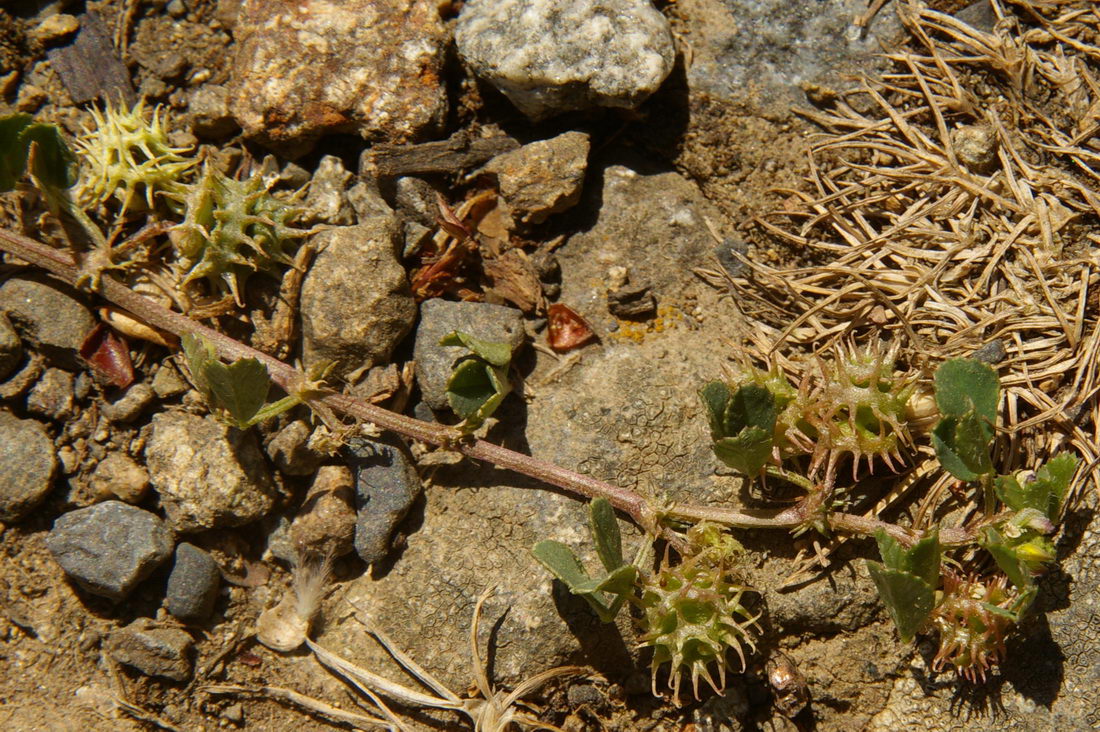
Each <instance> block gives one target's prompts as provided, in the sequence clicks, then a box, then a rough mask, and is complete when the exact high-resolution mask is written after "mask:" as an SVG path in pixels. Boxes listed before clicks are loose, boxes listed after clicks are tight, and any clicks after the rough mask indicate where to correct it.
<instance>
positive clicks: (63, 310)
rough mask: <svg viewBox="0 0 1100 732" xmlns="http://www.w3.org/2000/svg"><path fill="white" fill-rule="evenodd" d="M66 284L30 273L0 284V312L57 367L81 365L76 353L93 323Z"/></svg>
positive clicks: (76, 296) (72, 368)
mask: <svg viewBox="0 0 1100 732" xmlns="http://www.w3.org/2000/svg"><path fill="white" fill-rule="evenodd" d="M77 298H78V295H77V293H76V291H75V290H73V289H72V288H71V287H68V286H66V285H62V284H60V283H57V282H54V281H52V280H48V279H46V278H45V277H44V276H39V275H30V276H25V277H23V276H20V277H12V278H11V279H9V280H7V281H6V282H4V284H2V285H0V311H7V315H8V317H9V318H11V320H12V323H13V324H14V325H15V326H16V329H17V330H19V331H20V332H21V333H22V335H23V337H24V338H25V339H26V340H29V341H30V342H31V343H32V344H33V345H34V346H35V347H37V349H38V350H39V352H41V353H43V354H44V355H45V356H46V357H47V358H49V359H50V360H51V361H53V362H54V363H56V364H57V365H58V366H61V367H63V368H67V369H69V370H71V371H76V370H78V369H80V368H82V365H81V363H80V360H79V359H78V358H77V354H78V353H79V352H80V344H81V343H83V342H84V337H85V336H86V335H87V334H88V331H90V330H91V329H92V326H94V325H95V320H94V319H93V318H92V314H91V312H89V310H88V308H86V307H85V306H84V304H83V303H81V302H80V301H79V300H78V299H77Z"/></svg>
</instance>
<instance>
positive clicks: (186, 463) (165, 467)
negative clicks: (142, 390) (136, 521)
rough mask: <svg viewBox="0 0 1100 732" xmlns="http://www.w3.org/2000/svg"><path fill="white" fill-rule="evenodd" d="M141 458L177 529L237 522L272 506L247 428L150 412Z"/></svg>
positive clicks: (251, 518)
mask: <svg viewBox="0 0 1100 732" xmlns="http://www.w3.org/2000/svg"><path fill="white" fill-rule="evenodd" d="M145 458H146V463H147V464H148V466H149V477H150V481H151V482H152V484H153V487H154V488H155V489H156V491H157V493H158V494H159V495H160V502H161V506H162V507H163V509H164V512H165V514H167V516H168V521H169V523H171V525H172V526H173V528H175V529H176V530H177V531H180V532H189V531H202V530H204V529H213V528H219V527H226V526H240V525H242V524H247V523H249V522H251V521H255V520H256V519H258V518H261V517H262V516H264V515H265V514H266V513H267V512H268V511H269V510H270V509H271V505H272V502H273V498H272V487H271V476H270V474H269V473H268V469H267V466H266V464H265V463H264V459H263V455H261V453H260V448H259V447H258V446H257V444H256V440H255V436H254V435H253V434H252V433H251V432H248V431H245V432H242V431H240V430H237V429H234V428H232V427H229V426H228V425H225V424H223V423H221V422H219V421H217V420H215V419H213V418H212V417H207V418H203V417H199V416H197V415H194V414H186V413H183V412H164V413H162V414H158V415H156V416H154V417H153V434H152V436H151V437H150V438H149V443H148V445H147V446H146V448H145Z"/></svg>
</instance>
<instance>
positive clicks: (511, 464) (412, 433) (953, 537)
mask: <svg viewBox="0 0 1100 732" xmlns="http://www.w3.org/2000/svg"><path fill="white" fill-rule="evenodd" d="M0 249H2V250H4V251H7V252H9V253H10V254H13V255H15V256H16V257H19V258H20V259H22V260H24V261H26V262H29V263H30V264H33V265H34V266H36V267H40V268H42V269H44V270H46V271H48V272H50V273H52V274H53V275H54V276H56V277H58V278H60V279H61V280H64V281H65V282H67V283H69V284H71V285H75V284H76V282H77V280H78V277H79V274H80V272H79V270H78V267H77V265H76V263H75V262H74V261H73V259H72V258H71V257H69V256H68V255H67V254H65V253H64V252H60V251H58V250H56V249H54V248H52V247H49V246H46V245H45V244H42V243H41V242H37V241H35V240H33V239H29V238H27V237H25V236H21V235H19V234H16V233H14V232H11V231H7V230H5V229H2V228H0ZM98 292H99V294H100V295H101V296H102V297H104V298H106V299H107V300H109V301H110V302H111V303H112V304H114V305H116V306H117V307H120V308H122V309H124V310H127V311H129V312H130V313H131V314H132V315H134V316H135V317H136V318H138V319H139V320H143V321H145V322H146V323H148V324H149V325H152V326H154V327H156V328H160V329H161V330H165V331H168V332H169V333H173V334H175V335H176V336H179V337H181V338H182V337H183V336H184V335H186V334H191V335H196V336H201V337H203V338H205V339H206V340H207V341H208V342H209V343H211V344H212V345H213V346H214V348H215V349H216V350H217V352H218V355H219V356H220V357H221V358H223V359H225V360H226V361H236V360H237V359H241V358H254V359H256V360H258V361H259V362H260V363H262V364H263V365H264V366H265V367H266V368H267V371H268V374H269V375H270V376H271V380H272V381H274V382H275V383H276V384H278V385H279V386H280V387H281V388H282V389H283V390H284V391H286V392H287V393H288V394H298V393H300V392H301V389H302V388H303V385H305V384H306V383H308V382H307V380H306V376H305V374H303V373H302V372H300V371H298V370H297V369H296V368H294V367H293V366H291V365H289V364H286V363H283V362H282V361H279V360H278V359H276V358H273V357H271V356H269V355H267V354H266V353H263V352H262V351H257V350H256V349H254V348H250V347H249V346H246V345H245V344H243V343H241V342H239V341H237V340H234V339H233V338H230V337H229V336H227V335H225V334H223V333H219V332H218V331H216V330H214V329H213V328H209V327H207V326H205V325H202V324H201V323H198V322H196V321H194V320H192V319H191V318H188V317H187V316H185V315H183V314H181V313H177V312H173V311H171V310H168V309H167V308H165V307H163V306H162V305H160V304H158V303H156V302H154V301H152V300H150V299H149V298H147V297H145V296H143V295H140V294H138V293H136V292H134V291H133V290H131V289H130V288H128V287H127V286H125V285H123V284H122V283H120V282H118V281H117V280H115V279H114V278H113V277H111V276H109V275H104V276H103V277H102V278H101V280H100V283H99V288H98ZM307 399H308V401H310V402H316V403H318V404H320V405H322V406H324V407H328V408H329V409H332V410H334V411H337V412H341V413H343V414H347V415H349V416H351V417H355V418H357V419H360V420H363V421H365V422H370V423H371V424H374V425H377V426H378V427H381V428H382V429H386V430H389V431H391V432H396V433H399V434H401V435H404V436H405V437H408V438H411V439H414V440H418V441H420V442H425V443H428V444H431V445H436V446H438V447H442V448H445V449H450V450H455V451H457V452H460V453H462V454H463V455H465V456H467V457H470V458H473V459H475V460H484V461H486V462H489V463H492V464H494V465H496V466H498V467H501V468H506V469H508V470H512V471H514V472H516V473H520V474H522V475H526V476H529V477H531V478H535V479H537V480H540V481H542V482H544V483H547V484H549V485H552V486H555V487H557V488H560V489H562V490H564V491H567V492H569V493H572V494H574V495H577V496H582V497H584V498H588V499H592V498H606V499H607V500H608V501H609V502H610V503H611V505H612V506H614V507H615V508H616V509H618V510H620V511H622V512H623V513H625V514H626V515H627V516H629V517H630V518H631V519H632V520H633V521H634V522H635V523H637V524H638V525H639V526H641V527H642V528H643V529H645V530H646V531H648V532H650V533H652V534H654V535H662V536H664V537H665V538H666V539H668V540H669V541H670V542H672V543H673V544H674V545H675V546H677V548H683V546H684V541H683V539H682V538H681V537H680V536H678V535H676V534H674V533H673V532H672V531H671V530H669V529H667V528H665V527H662V526H660V525H659V524H660V520H659V519H660V517H668V518H674V519H681V520H687V521H693V522H698V521H714V522H717V523H721V524H725V525H727V526H731V527H736V528H746V529H751V528H773V529H774V528H793V527H795V526H798V525H800V524H801V523H803V522H804V521H805V520H806V516H805V515H803V512H802V511H801V510H800V509H799V506H794V507H792V508H788V509H783V510H779V511H761V510H752V509H746V510H736V509H729V508H720V507H710V506H690V505H678V506H672V507H671V508H668V509H665V510H662V511H660V512H658V511H657V510H655V509H654V507H653V506H651V505H650V503H649V501H647V500H646V499H645V497H643V496H642V495H640V494H638V493H635V492H634V491H631V490H628V489H626V488H622V487H620V486H616V485H613V484H611V483H607V482H605V481H602V480H598V479H596V478H593V477H591V476H587V475H582V474H580V473H577V472H574V471H572V470H568V469H566V468H562V467H560V466H558V465H554V464H553V463H550V462H547V461H545V460H540V459H538V458H535V457H531V456H530V455H524V454H522V453H518V452H516V451H514V450H509V449H507V448H505V447H501V446H500V445H496V444H493V443H491V442H487V441H485V440H480V439H471V438H469V437H467V436H464V435H463V434H462V433H461V432H459V431H458V430H456V429H454V428H453V427H448V426H445V425H438V424H431V423H429V422H422V421H420V420H418V419H414V418H412V417H406V416H405V415H402V414H397V413H396V412H391V411H389V410H388V409H384V408H382V407H379V406H376V405H374V404H369V403H367V402H365V401H362V400H360V399H356V398H354V397H351V396H348V395H346V394H340V393H336V392H331V391H327V392H326V391H323V392H310V393H309V395H308V397H307ZM784 477H785V478H786V479H787V480H790V477H789V476H784ZM829 521H830V525H831V526H833V527H834V528H836V529H838V530H840V531H845V532H849V533H855V534H866V535H870V534H874V533H875V532H876V531H877V530H878V529H880V528H882V529H885V530H886V531H887V532H888V533H889V534H890V535H891V536H893V537H894V538H896V539H897V540H898V541H899V542H901V543H903V544H905V545H911V544H913V543H914V542H915V541H916V540H917V539H919V537H918V536H916V535H915V534H914V533H913V532H911V531H910V530H908V529H905V528H902V527H900V526H896V525H894V524H888V523H885V522H883V521H879V520H878V519H873V518H866V517H863V516H855V515H852V514H841V513H833V514H830V516H829ZM940 540H941V542H942V543H944V544H948V545H950V544H965V543H968V542H970V541H973V540H974V537H973V535H972V534H971V533H970V532H968V531H966V530H965V529H944V530H943V531H941V533H940Z"/></svg>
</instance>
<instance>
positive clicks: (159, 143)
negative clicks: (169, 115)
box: [76, 100, 195, 213]
mask: <svg viewBox="0 0 1100 732" xmlns="http://www.w3.org/2000/svg"><path fill="white" fill-rule="evenodd" d="M91 113H92V121H93V125H92V127H91V128H90V129H88V130H86V131H85V133H84V134H83V135H82V136H81V137H80V138H79V139H78V140H77V141H76V148H77V152H78V153H79V155H80V159H81V162H82V163H83V164H84V167H85V170H86V172H87V175H86V176H85V177H84V178H83V180H82V182H81V186H80V188H79V189H78V191H77V194H76V196H77V200H78V201H79V202H80V203H81V205H84V206H89V205H95V204H99V203H102V202H104V201H107V200H108V199H110V198H115V199H117V200H118V201H119V202H120V203H121V206H122V208H121V212H122V213H125V212H126V211H127V210H129V209H131V208H132V207H134V206H136V205H144V206H146V207H148V208H150V209H151V208H153V207H154V205H155V196H156V194H157V193H158V192H162V193H172V192H174V191H176V190H178V188H179V186H180V185H181V180H182V178H183V177H184V176H186V174H187V173H188V172H189V171H190V170H191V169H192V168H193V167H194V165H195V160H194V159H193V158H192V157H190V152H191V150H190V148H186V147H173V146H172V145H170V144H169V143H168V133H167V131H166V129H165V118H164V115H162V114H161V110H160V107H159V106H157V107H154V108H153V112H152V114H151V115H150V118H149V119H148V120H147V119H146V117H145V102H144V100H142V101H140V102H138V103H137V105H135V106H134V108H133V109H130V110H127V109H124V108H122V107H121V106H118V107H115V106H112V105H110V104H108V105H106V107H104V109H103V111H102V112H101V111H99V110H98V109H95V108H94V107H93V108H92V110H91Z"/></svg>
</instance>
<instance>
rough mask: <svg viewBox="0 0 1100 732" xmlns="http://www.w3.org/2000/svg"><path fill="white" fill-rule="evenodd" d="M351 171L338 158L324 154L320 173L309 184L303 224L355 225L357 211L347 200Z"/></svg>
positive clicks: (318, 171)
mask: <svg viewBox="0 0 1100 732" xmlns="http://www.w3.org/2000/svg"><path fill="white" fill-rule="evenodd" d="M351 178H352V175H351V172H350V171H349V170H348V169H347V168H345V167H344V163H343V162H342V161H341V160H340V158H338V157H336V156H335V155H325V156H324V157H323V158H321V162H320V163H318V164H317V170H316V171H315V172H314V173H313V178H312V179H311V180H310V182H309V194H308V195H307V196H306V200H305V205H304V206H303V209H304V212H303V215H302V221H303V222H304V223H307V224H312V223H322V224H328V225H330V226H351V225H352V224H354V223H355V209H353V208H352V207H351V201H350V200H348V193H347V190H348V186H349V185H350V184H351Z"/></svg>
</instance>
